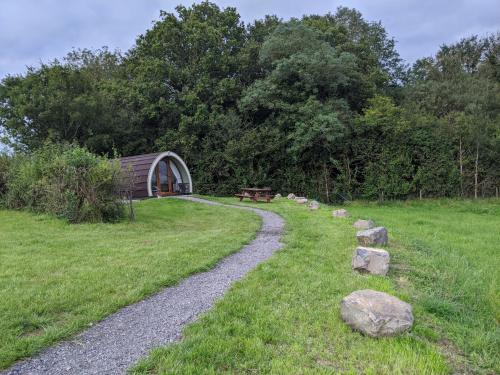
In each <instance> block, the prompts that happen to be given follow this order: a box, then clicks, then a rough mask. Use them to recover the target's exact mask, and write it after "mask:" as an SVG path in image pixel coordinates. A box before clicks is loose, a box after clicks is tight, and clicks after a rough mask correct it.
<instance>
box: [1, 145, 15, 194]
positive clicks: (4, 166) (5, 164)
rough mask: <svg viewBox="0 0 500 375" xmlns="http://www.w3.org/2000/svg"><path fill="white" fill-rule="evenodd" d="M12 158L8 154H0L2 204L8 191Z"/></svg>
mask: <svg viewBox="0 0 500 375" xmlns="http://www.w3.org/2000/svg"><path fill="white" fill-rule="evenodd" d="M11 160H12V158H11V157H10V156H9V155H7V154H2V153H0V204H1V203H2V197H3V195H4V194H5V192H6V191H7V176H8V173H9V167H10V164H11Z"/></svg>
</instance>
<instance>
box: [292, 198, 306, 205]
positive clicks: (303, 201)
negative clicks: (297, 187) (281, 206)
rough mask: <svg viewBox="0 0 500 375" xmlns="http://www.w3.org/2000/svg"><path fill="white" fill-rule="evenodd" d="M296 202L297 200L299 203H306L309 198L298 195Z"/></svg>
mask: <svg viewBox="0 0 500 375" xmlns="http://www.w3.org/2000/svg"><path fill="white" fill-rule="evenodd" d="M295 202H297V203H298V204H305V203H307V198H306V197H296V198H295Z"/></svg>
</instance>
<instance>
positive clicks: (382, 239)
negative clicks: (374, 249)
mask: <svg viewBox="0 0 500 375" xmlns="http://www.w3.org/2000/svg"><path fill="white" fill-rule="evenodd" d="M356 238H357V239H358V242H359V244H360V245H363V246H372V245H387V242H388V237H387V229H385V228H384V227H376V228H372V229H367V230H362V231H359V232H358V233H357V234H356Z"/></svg>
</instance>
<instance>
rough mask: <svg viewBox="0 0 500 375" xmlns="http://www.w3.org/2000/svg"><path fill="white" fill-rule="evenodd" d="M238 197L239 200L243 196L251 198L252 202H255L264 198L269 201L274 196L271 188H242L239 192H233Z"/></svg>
mask: <svg viewBox="0 0 500 375" xmlns="http://www.w3.org/2000/svg"><path fill="white" fill-rule="evenodd" d="M235 196H237V197H238V198H240V202H241V201H242V200H243V199H244V198H248V199H251V200H252V201H254V202H257V201H258V200H259V199H261V200H265V201H266V202H267V203H269V202H271V199H273V198H274V195H273V194H271V188H267V187H266V188H243V189H241V194H235Z"/></svg>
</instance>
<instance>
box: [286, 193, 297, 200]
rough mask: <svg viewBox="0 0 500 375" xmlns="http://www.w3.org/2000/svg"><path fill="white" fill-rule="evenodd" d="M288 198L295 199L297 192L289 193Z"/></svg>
mask: <svg viewBox="0 0 500 375" xmlns="http://www.w3.org/2000/svg"><path fill="white" fill-rule="evenodd" d="M287 199H295V194H294V193H290V194H288V195H287Z"/></svg>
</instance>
